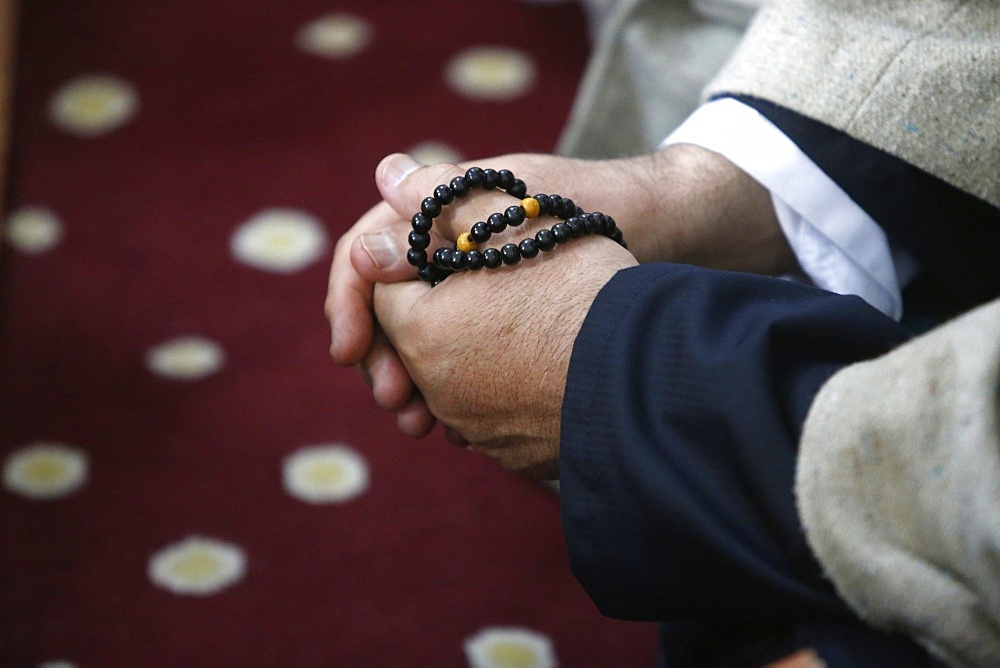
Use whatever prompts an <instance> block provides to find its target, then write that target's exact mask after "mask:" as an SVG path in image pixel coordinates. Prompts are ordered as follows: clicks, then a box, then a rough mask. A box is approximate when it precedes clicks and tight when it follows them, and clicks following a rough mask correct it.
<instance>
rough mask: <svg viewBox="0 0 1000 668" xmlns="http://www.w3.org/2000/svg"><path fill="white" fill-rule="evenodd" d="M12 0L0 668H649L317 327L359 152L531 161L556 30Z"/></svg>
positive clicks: (498, 4) (0, 314)
mask: <svg viewBox="0 0 1000 668" xmlns="http://www.w3.org/2000/svg"><path fill="white" fill-rule="evenodd" d="M21 5H22V9H21V17H20V28H19V32H20V37H19V48H18V62H17V85H16V94H15V100H14V108H13V114H12V116H13V128H12V132H13V148H12V152H11V155H10V163H9V164H10V178H9V183H8V184H6V187H7V190H6V192H7V199H6V211H5V212H4V213H5V217H6V221H7V226H6V231H5V235H4V238H5V242H4V243H3V245H2V247H0V248H2V250H0V252H2V256H0V262H2V264H0V459H2V461H3V466H4V471H3V475H4V479H3V488H2V489H0V665H3V666H37V665H43V664H45V663H46V662H54V661H63V662H67V663H64V664H61V665H75V666H194V665H199V666H200V665H205V666H237V665H239V666H341V665H352V666H369V665H370V666H461V665H467V663H468V662H469V661H473V662H475V659H470V658H469V656H468V655H467V653H466V650H465V646H466V643H467V641H469V640H470V639H471V638H473V637H476V636H477V634H479V633H480V632H482V631H483V630H484V629H490V628H494V627H499V628H510V627H514V628H520V629H525V630H526V632H527V635H528V636H529V637H531V638H535V639H540V640H542V642H543V643H544V642H546V641H547V642H549V643H551V645H550V650H551V655H549V656H547V657H546V655H545V652H544V651H542V650H540V649H538V647H534V646H531V645H525V646H519V645H517V643H516V642H514V643H513V644H511V643H508V644H507V645H506V646H502V647H500V650H499V653H496V654H494V655H493V656H494V660H495V661H496V662H497V664H498V665H502V662H503V660H507V661H508V662H509V665H521V664H517V663H516V662H517V661H518V660H521V659H524V660H526V661H528V663H526V664H524V665H544V664H545V661H547V660H548V661H549V664H550V665H551V664H552V663H556V662H557V663H558V664H559V665H563V666H634V665H640V666H641V665H649V664H650V663H651V662H652V660H653V656H654V652H655V650H654V632H653V629H652V628H651V627H650V626H649V625H645V624H636V623H628V622H621V621H614V620H609V619H605V618H603V617H601V615H600V614H599V613H598V612H597V610H596V609H595V608H594V606H593V604H592V603H591V602H590V601H589V599H588V598H587V596H586V594H585V593H584V592H583V591H582V590H581V589H580V588H579V586H578V585H577V583H576V582H575V581H574V580H573V578H572V576H571V574H570V572H569V567H568V562H567V556H566V553H565V546H564V544H563V538H562V534H561V528H560V525H559V509H558V499H557V497H556V496H555V495H554V494H553V493H552V492H551V491H550V490H549V489H548V488H546V487H545V486H543V485H541V484H539V483H536V482H534V481H531V480H528V479H525V478H522V477H520V476H518V475H514V474H510V473H507V472H505V471H504V470H502V469H501V468H500V467H499V466H498V465H496V464H495V463H493V462H492V461H490V460H488V459H485V458H483V457H481V456H478V455H475V454H471V453H466V452H464V451H459V450H456V449H453V448H451V447H450V446H448V445H447V444H446V443H445V441H444V439H443V438H442V437H441V435H440V434H439V433H435V435H434V436H433V437H431V438H429V439H426V440H423V441H411V440H409V439H407V438H405V437H403V436H401V435H400V434H399V433H398V432H397V431H396V429H395V424H394V420H392V419H391V418H390V417H389V416H387V415H385V414H383V413H381V412H380V411H379V410H378V409H377V408H376V407H375V405H374V403H373V401H372V400H371V398H370V395H369V393H368V389H367V387H366V386H365V385H364V384H363V383H362V382H361V380H360V379H359V378H358V376H357V374H356V373H355V371H354V370H350V369H340V368H337V367H336V366H335V365H333V363H332V362H330V361H329V358H328V356H327V347H328V344H329V332H328V329H327V325H326V322H325V320H324V318H323V313H322V303H323V297H324V294H325V289H326V275H327V268H328V265H329V259H330V254H331V252H332V248H333V244H334V243H335V241H336V239H337V237H338V235H340V234H341V233H342V232H343V231H345V230H346V229H347V228H348V227H349V226H350V225H351V224H352V223H353V222H354V221H355V220H356V219H357V218H358V217H359V216H360V215H361V214H362V213H363V212H364V211H365V210H366V209H367V208H368V207H369V206H371V205H372V204H374V203H375V201H376V191H375V189H374V186H373V184H372V173H373V170H374V167H375V165H376V164H377V162H378V160H379V159H380V157H381V156H383V155H385V154H387V153H390V152H393V151H398V150H408V149H415V151H416V152H417V153H418V154H422V155H430V154H432V153H434V152H435V151H436V152H437V154H441V153H442V152H444V154H448V152H451V153H452V154H454V155H457V156H459V157H463V158H472V157H481V156H484V155H495V154H498V153H504V152H510V151H521V150H537V151H546V150H551V148H552V146H553V145H554V142H555V140H556V137H557V135H558V132H559V129H560V127H561V126H562V124H563V123H564V121H565V118H566V114H567V112H568V109H569V106H570V104H571V101H572V98H573V95H574V92H575V89H576V84H577V82H578V80H579V76H580V74H581V71H582V68H583V66H584V62H585V59H586V57H587V55H588V44H587V41H586V36H585V35H586V32H585V26H584V18H583V15H582V13H581V10H580V9H579V8H578V7H577V6H575V5H573V4H543V3H537V2H536V3H531V2H523V1H517V0H483V1H480V0H464V1H461V2H459V1H445V0H436V1H426V2H396V3H393V2H382V3H373V2H370V1H369V0H345V1H340V2H329V1H325V2H324V1H320V0H295V1H287V2H280V1H277V0H240V1H235V0H230V1H226V2H204V1H203V0H178V1H175V2H149V1H146V0H143V1H140V2H135V1H131V0H128V1H126V0H118V1H110V0H100V1H95V2H87V3H82V2H80V3H77V2H72V3H71V2H61V1H59V0H30V1H29V2H22V3H21ZM317 21H319V23H317ZM310 26H311V27H310ZM484 46H489V47H501V49H500V50H492V51H478V50H476V49H478V48H480V47H484ZM463 63H464V69H463ZM449 73H451V74H449ZM456 73H457V74H456ZM428 142H431V143H428ZM477 308H480V309H482V310H483V311H484V312H486V311H488V309H489V304H488V303H486V302H484V303H483V304H480V305H478V306H477ZM296 467H298V468H296ZM296 476H298V477H296ZM296 481H298V482H296ZM183 549H187V552H184V551H183ZM172 558H173V559H174V560H173V561H171V559H172ZM480 637H483V636H480ZM511 642H513V641H511ZM532 647H534V649H532ZM531 661H535V662H536V663H535V664H532V663H531Z"/></svg>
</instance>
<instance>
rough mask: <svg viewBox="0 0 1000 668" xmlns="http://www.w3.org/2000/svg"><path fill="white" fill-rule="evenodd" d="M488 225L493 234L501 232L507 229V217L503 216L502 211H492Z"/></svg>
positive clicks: (487, 220)
mask: <svg viewBox="0 0 1000 668" xmlns="http://www.w3.org/2000/svg"><path fill="white" fill-rule="evenodd" d="M486 227H488V228H489V230H490V232H492V233H493V234H500V233H501V232H503V231H504V230H506V229H507V219H506V218H504V217H503V214H502V213H492V214H490V217H489V218H487V219H486Z"/></svg>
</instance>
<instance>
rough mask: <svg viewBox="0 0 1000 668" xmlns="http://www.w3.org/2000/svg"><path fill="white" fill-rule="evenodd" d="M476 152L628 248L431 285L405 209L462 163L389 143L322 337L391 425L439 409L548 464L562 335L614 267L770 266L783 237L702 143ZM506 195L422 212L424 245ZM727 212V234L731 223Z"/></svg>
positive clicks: (524, 458)
mask: <svg viewBox="0 0 1000 668" xmlns="http://www.w3.org/2000/svg"><path fill="white" fill-rule="evenodd" d="M477 164H479V165H480V166H482V167H493V168H494V169H501V168H506V169H510V170H511V171H513V172H514V173H515V174H517V175H518V176H519V177H520V178H522V179H523V180H524V181H525V182H526V183H527V184H528V189H529V193H532V194H533V193H537V192H546V193H558V194H560V195H563V196H564V197H570V198H572V199H573V200H574V201H575V202H577V203H578V204H579V205H580V206H582V207H583V208H584V209H585V210H588V211H594V210H601V211H604V212H606V213H608V214H610V215H612V216H614V217H615V219H616V220H617V221H618V224H619V227H620V228H621V229H622V230H623V232H624V233H625V238H626V240H627V241H628V243H629V247H630V249H632V251H633V252H634V253H635V256H633V255H632V254H631V253H630V252H629V251H626V250H625V249H623V248H622V247H621V246H619V245H618V244H616V243H614V242H613V241H611V240H609V239H607V238H605V237H602V236H586V237H581V238H577V239H572V240H570V241H569V242H568V243H566V244H563V245H560V246H558V247H556V248H555V249H554V250H553V251H550V252H548V253H543V254H541V255H539V256H538V257H536V258H534V259H532V260H524V261H522V262H521V263H519V264H517V265H515V266H513V267H503V268H500V269H496V270H485V269H484V270H481V271H477V272H462V273H457V274H453V275H452V276H450V277H449V278H448V279H447V280H445V281H444V282H442V283H441V284H440V285H438V286H437V287H434V288H431V287H430V285H428V284H427V283H424V282H422V281H418V280H416V272H415V269H414V268H413V267H411V266H410V265H409V264H407V262H406V259H405V256H406V250H407V248H408V246H407V235H408V233H409V231H410V229H411V228H410V217H411V216H412V214H413V213H414V212H415V211H417V210H418V209H419V206H420V201H421V200H422V199H423V198H424V197H426V196H428V195H429V194H430V193H431V192H432V191H433V189H434V187H435V186H437V185H439V184H442V183H448V182H449V181H450V180H451V179H452V178H453V177H455V176H458V175H460V174H463V173H464V171H465V169H464V168H463V167H459V166H456V165H451V164H438V165H433V166H420V165H418V164H416V163H414V162H413V161H412V160H411V159H410V158H408V157H407V156H405V155H402V154H395V155H391V156H389V157H387V158H385V159H384V160H383V161H382V162H381V163H380V164H379V166H378V168H377V169H376V179H375V180H376V185H377V186H378V189H379V191H380V193H381V195H382V197H383V201H382V202H380V203H379V204H378V205H376V206H375V207H373V208H372V209H371V210H369V211H368V212H367V213H366V214H365V215H364V216H363V217H362V218H361V219H360V220H359V221H358V222H357V223H356V224H355V225H354V226H353V227H352V228H351V230H349V231H348V232H347V233H346V234H345V235H344V236H343V237H341V239H340V240H339V242H338V244H337V248H336V250H335V253H334V259H333V264H332V266H331V270H330V280H329V291H328V294H327V300H326V313H327V317H328V319H329V320H330V324H331V329H332V343H331V348H330V352H331V355H332V357H333V358H334V360H335V361H336V362H337V363H339V364H342V365H355V364H356V365H358V366H359V368H360V370H361V372H362V375H363V376H364V377H365V378H366V380H368V382H369V383H370V384H371V386H372V391H373V394H374V397H375V400H376V402H377V403H378V404H379V405H380V406H381V407H382V408H384V409H386V410H388V411H392V412H394V413H396V416H397V424H398V426H399V428H400V430H401V431H402V432H403V433H405V434H407V435H410V436H413V437H422V436H425V435H427V434H428V433H429V432H430V431H431V429H432V428H433V427H434V424H435V423H436V422H437V421H440V422H441V423H442V424H443V425H444V427H445V432H446V434H447V435H448V437H449V439H450V440H452V441H453V442H455V443H457V444H461V445H468V446H470V447H471V448H473V449H474V450H477V451H480V452H483V453H485V454H488V455H490V456H491V457H494V458H496V459H497V460H499V461H500V462H501V463H502V464H503V465H504V466H505V467H507V468H509V469H513V470H519V471H525V472H529V473H531V474H533V475H537V476H540V477H550V478H551V477H557V475H558V458H559V431H560V414H561V409H562V399H563V394H564V389H565V383H566V374H567V370H568V368H569V361H570V355H571V353H572V348H573V343H574V341H575V339H576V336H577V334H578V333H579V331H580V328H581V326H582V324H583V321H584V318H585V316H586V314H587V312H588V310H589V309H590V307H591V304H592V303H593V301H594V299H595V298H596V296H597V294H598V292H599V291H600V289H601V288H602V287H603V286H604V285H605V283H607V281H609V280H610V279H611V277H612V276H613V275H614V274H615V273H616V272H617V271H619V270H620V269H623V268H626V267H630V266H633V265H635V264H637V262H638V261H640V260H641V261H658V260H672V261H685V260H686V261H693V262H700V263H701V264H705V265H707V266H713V265H715V266H728V267H730V268H745V269H747V270H756V269H763V270H769V269H770V266H771V265H773V264H775V262H777V261H778V260H779V259H780V258H781V257H783V255H782V253H783V250H782V249H785V251H787V248H786V247H785V246H784V241H783V237H781V233H780V230H778V228H777V225H776V223H775V222H774V220H773V213H772V212H771V209H770V203H769V200H768V199H767V194H766V191H763V190H762V189H761V188H760V186H759V185H757V184H756V183H755V182H753V181H752V180H750V179H749V177H747V176H746V175H744V174H743V173H742V172H740V171H739V170H738V169H736V168H735V167H734V166H732V165H731V164H729V163H727V162H726V161H725V160H724V159H723V158H721V157H719V156H716V155H715V154H711V153H709V152H707V151H704V150H703V149H697V148H695V147H673V148H672V149H668V150H667V151H661V152H658V153H656V154H651V155H649V156H641V157H638V158H630V159H626V160H613V161H584V160H573V159H568V158H560V157H555V156H545V155H527V154H524V155H511V156H504V157H499V158H494V159H490V160H483V161H479V162H478V163H477ZM706 188H707V189H709V192H710V193H711V195H712V197H711V198H706V199H704V200H703V201H702V200H701V199H699V197H698V193H699V192H700V191H703V190H704V189H706ZM685 202H688V203H690V202H702V203H701V204H699V206H691V205H690V204H684V203H685ZM512 203H514V200H512V199H511V197H510V196H509V195H506V194H505V193H502V192H500V191H494V192H489V193H486V192H483V191H478V192H476V193H473V194H471V195H470V196H469V197H467V198H465V199H463V200H459V201H458V202H456V203H455V204H452V205H450V206H449V207H447V208H446V210H445V212H444V213H442V215H441V216H439V217H438V218H436V219H435V220H434V227H433V229H432V231H431V237H432V240H431V246H430V248H431V249H434V248H437V247H438V246H442V245H449V246H450V245H451V244H452V243H453V242H454V240H455V239H456V238H457V237H458V235H459V234H460V233H461V232H463V231H466V230H468V229H469V228H470V227H471V226H472V224H473V223H474V222H476V221H479V220H485V219H486V217H488V215H489V214H490V213H493V212H496V211H503V210H504V209H505V208H506V207H508V206H510V205H511V204H512ZM678 204H680V205H678ZM734 216H737V217H739V219H740V220H741V223H742V224H741V227H740V228H738V230H739V232H740V233H734V228H733V227H732V225H731V224H730V223H731V222H732V219H733V217H734ZM551 224H552V221H547V220H546V221H543V222H541V223H538V222H535V223H534V227H532V226H531V225H529V224H526V225H524V226H521V227H519V228H515V229H511V230H508V231H507V232H506V233H505V235H507V236H508V237H509V239H505V238H502V237H497V236H494V238H493V239H491V241H490V244H489V245H491V246H492V245H493V244H494V242H497V245H500V244H502V243H505V242H506V241H507V240H511V241H515V242H516V241H517V240H519V239H521V238H523V237H525V236H529V235H533V234H534V232H535V231H536V230H537V228H538V227H539V226H550V225H551ZM761 249H764V250H766V251H768V252H770V253H771V255H770V256H769V255H768V254H767V253H764V254H763V256H762V255H761V253H759V252H757V251H759V250H761ZM762 257H763V258H764V259H762ZM771 257H773V258H774V262H772V261H770V260H769V259H768V258H771ZM637 258H638V260H637ZM757 265H760V267H758V266H757Z"/></svg>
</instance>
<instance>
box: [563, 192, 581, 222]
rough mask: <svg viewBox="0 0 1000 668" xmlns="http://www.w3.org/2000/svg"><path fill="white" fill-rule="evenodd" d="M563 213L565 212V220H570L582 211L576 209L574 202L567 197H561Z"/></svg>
mask: <svg viewBox="0 0 1000 668" xmlns="http://www.w3.org/2000/svg"><path fill="white" fill-rule="evenodd" d="M563 211H565V212H566V217H567V218H572V217H573V216H578V215H580V213H581V212H582V211H583V209H581V208H580V207H578V206H577V205H576V202H574V201H573V200H571V199H570V198H569V197H563Z"/></svg>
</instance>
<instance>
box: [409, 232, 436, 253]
mask: <svg viewBox="0 0 1000 668" xmlns="http://www.w3.org/2000/svg"><path fill="white" fill-rule="evenodd" d="M407 240H408V241H409V242H410V247H411V248H416V249H417V250H423V249H424V248H427V247H428V246H430V245H431V235H429V234H427V233H426V232H417V231H416V230H412V231H411V232H410V235H409V236H408V237H407Z"/></svg>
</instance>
